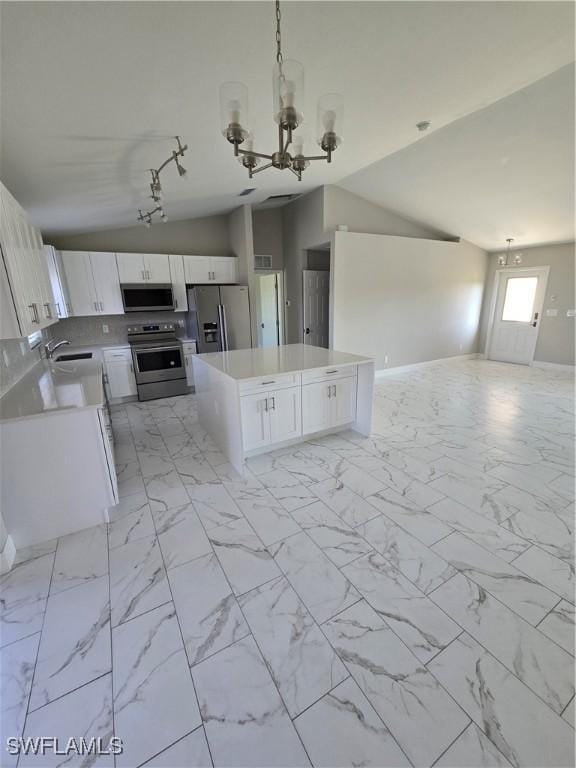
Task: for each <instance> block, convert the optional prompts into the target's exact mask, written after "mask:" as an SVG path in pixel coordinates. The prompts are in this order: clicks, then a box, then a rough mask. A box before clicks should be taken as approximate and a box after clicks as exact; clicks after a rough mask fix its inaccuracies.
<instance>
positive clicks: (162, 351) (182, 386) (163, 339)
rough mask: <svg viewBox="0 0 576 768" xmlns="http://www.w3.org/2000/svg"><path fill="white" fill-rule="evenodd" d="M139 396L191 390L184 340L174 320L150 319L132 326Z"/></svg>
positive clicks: (144, 398)
mask: <svg viewBox="0 0 576 768" xmlns="http://www.w3.org/2000/svg"><path fill="white" fill-rule="evenodd" d="M128 341H129V342H130V346H131V347H132V361H133V363H134V374H135V376H136V387H137V389H138V400H155V399H157V398H159V397H172V396H173V395H185V394H186V393H187V392H188V385H187V383H186V369H185V366H184V353H183V351H182V344H181V343H180V341H179V340H178V339H177V338H176V326H175V325H174V323H146V324H144V325H131V326H129V328H128Z"/></svg>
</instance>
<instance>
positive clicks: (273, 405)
mask: <svg viewBox="0 0 576 768" xmlns="http://www.w3.org/2000/svg"><path fill="white" fill-rule="evenodd" d="M270 400H272V408H271V409H270V410H271V411H275V410H276V398H275V397H271V398H270Z"/></svg>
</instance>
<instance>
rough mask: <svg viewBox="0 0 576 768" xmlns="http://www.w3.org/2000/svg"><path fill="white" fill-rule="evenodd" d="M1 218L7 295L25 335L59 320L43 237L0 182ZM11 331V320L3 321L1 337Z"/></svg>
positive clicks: (0, 244)
mask: <svg viewBox="0 0 576 768" xmlns="http://www.w3.org/2000/svg"><path fill="white" fill-rule="evenodd" d="M0 218H1V220H2V226H1V227H0V246H1V248H2V257H3V260H4V266H5V277H6V278H7V280H8V287H9V292H8V293H7V295H8V296H9V297H10V302H11V303H12V304H13V307H14V313H15V316H16V320H17V325H18V328H17V331H18V335H19V336H21V337H22V336H28V335H30V334H31V333H34V331H38V330H41V329H43V328H46V327H47V326H49V325H52V323H55V322H57V320H58V317H57V315H56V307H55V304H54V296H53V293H52V286H51V284H50V277H49V274H48V266H47V263H46V260H45V256H44V252H43V243H42V237H41V235H40V232H39V231H38V230H37V229H36V228H35V227H33V226H32V223H31V222H30V220H29V218H28V216H27V214H26V212H25V211H24V209H23V208H22V207H21V206H20V205H19V204H18V203H17V201H16V200H15V199H14V198H13V197H12V195H11V194H10V193H9V192H8V190H7V189H6V188H5V187H4V186H3V185H2V184H0ZM3 315H6V313H5V312H3ZM13 319H14V318H13V317H12V320H13ZM10 326H11V327H10ZM14 330H16V328H15V327H14V324H13V322H12V323H9V324H8V325H6V324H3V327H2V329H1V333H2V336H3V338H9V337H8V336H5V335H4V334H5V333H8V332H9V333H11V334H13V333H14Z"/></svg>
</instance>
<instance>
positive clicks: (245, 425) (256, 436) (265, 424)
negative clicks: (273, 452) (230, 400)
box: [240, 393, 270, 451]
mask: <svg viewBox="0 0 576 768" xmlns="http://www.w3.org/2000/svg"><path fill="white" fill-rule="evenodd" d="M240 410H241V413H242V442H243V446H244V450H245V451H252V450H254V449H255V448H263V447H264V446H266V445H269V444H270V418H269V415H270V412H269V411H268V409H267V396H266V395H265V394H264V393H258V394H257V395H246V396H245V397H241V398H240Z"/></svg>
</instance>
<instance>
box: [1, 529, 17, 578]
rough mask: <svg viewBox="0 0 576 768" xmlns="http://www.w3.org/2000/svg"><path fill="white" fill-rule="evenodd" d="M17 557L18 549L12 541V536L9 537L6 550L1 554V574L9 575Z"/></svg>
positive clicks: (5, 545) (5, 546)
mask: <svg viewBox="0 0 576 768" xmlns="http://www.w3.org/2000/svg"><path fill="white" fill-rule="evenodd" d="M15 557H16V547H15V546H14V542H13V541H12V536H10V535H9V536H8V538H7V539H6V543H5V544H4V549H3V550H2V552H0V573H7V572H8V571H9V570H10V569H11V568H12V565H13V564H14V558H15Z"/></svg>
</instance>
